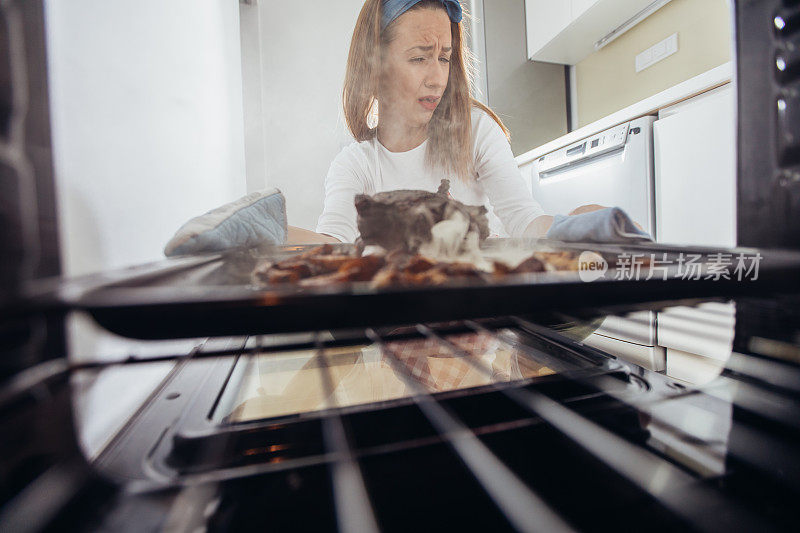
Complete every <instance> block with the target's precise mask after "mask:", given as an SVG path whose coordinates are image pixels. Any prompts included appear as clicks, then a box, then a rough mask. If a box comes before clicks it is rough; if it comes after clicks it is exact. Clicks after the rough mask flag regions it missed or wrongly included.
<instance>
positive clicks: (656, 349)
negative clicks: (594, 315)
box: [521, 116, 666, 371]
mask: <svg viewBox="0 0 800 533" xmlns="http://www.w3.org/2000/svg"><path fill="white" fill-rule="evenodd" d="M655 120H656V117H655V116H644V117H641V118H637V119H635V120H632V121H630V122H626V123H624V124H620V125H617V126H614V127H613V128H609V129H607V130H605V131H602V132H600V133H596V134H594V135H591V136H589V137H586V138H584V139H581V140H579V141H576V142H573V143H572V144H569V145H567V146H565V147H563V148H560V149H558V150H555V151H553V152H550V153H548V154H545V155H543V156H541V157H539V158H538V159H536V160H534V161H532V162H531V163H529V164H528V165H526V166H523V167H522V168H521V170H522V172H523V175H524V176H525V177H526V178H527V177H528V176H527V174H528V173H530V178H529V179H530V181H531V188H532V193H533V197H534V198H536V200H538V201H539V203H540V204H541V205H542V207H543V208H544V210H545V212H547V213H549V214H553V215H555V214H562V215H566V214H568V213H569V212H570V211H572V210H573V209H575V208H576V207H579V206H581V205H585V204H600V205H605V206H609V207H620V208H622V209H624V210H625V212H626V213H628V214H629V215H630V217H631V218H632V219H633V220H634V221H635V222H637V223H638V224H639V225H640V226H641V227H642V229H644V230H645V231H646V232H648V233H649V234H650V235H652V236H653V238H654V239H655V238H657V235H656V234H655V231H656V223H655V197H654V189H655V180H654V172H653V168H654V165H653V153H654V152H653V123H654V122H655ZM584 342H586V343H587V344H589V345H590V346H593V347H596V348H599V349H602V350H606V351H609V352H611V353H614V354H617V355H619V356H620V357H623V358H625V359H627V360H629V361H632V362H634V363H636V364H638V365H641V366H644V367H646V368H648V369H650V370H656V371H663V370H666V354H665V350H664V348H663V347H661V346H659V345H658V338H657V331H656V315H655V313H653V312H652V311H642V312H640V313H634V314H632V315H630V316H629V317H627V318H620V317H607V318H606V319H605V320H604V321H603V323H602V325H601V326H600V327H599V328H598V329H597V330H596V331H595V332H594V333H593V334H592V335H591V336H589V337H588V338H587V339H586V340H585V341H584Z"/></svg>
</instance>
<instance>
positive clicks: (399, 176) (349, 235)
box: [317, 108, 544, 242]
mask: <svg viewBox="0 0 800 533" xmlns="http://www.w3.org/2000/svg"><path fill="white" fill-rule="evenodd" d="M472 139H473V143H472V153H473V161H474V169H475V173H474V176H473V178H472V179H470V180H469V181H468V182H466V181H465V180H463V179H460V178H458V177H455V176H448V175H447V173H445V172H444V171H442V170H440V169H431V168H430V167H429V165H427V164H426V161H425V151H426V149H427V146H428V141H427V140H426V141H425V142H423V143H422V144H421V145H419V146H417V147H416V148H414V149H412V150H409V151H407V152H390V151H389V150H387V149H386V148H385V147H384V146H383V145H382V144H381V143H380V142H379V141H378V139H377V136H376V137H374V138H372V139H371V140H368V141H362V142H354V143H353V144H351V145H349V146H347V147H345V148H344V149H343V150H342V151H341V152H340V153H339V155H337V156H336V158H335V159H334V160H333V162H332V163H331V167H330V170H329V171H328V176H327V177H326V179H325V208H324V210H323V212H322V215H320V217H319V221H318V222H317V233H325V234H327V235H330V236H331V237H336V238H337V239H339V240H340V241H342V242H353V241H355V240H356V238H357V237H358V234H359V233H358V227H357V225H356V209H355V205H354V204H353V199H354V197H355V195H356V194H361V193H364V194H375V193H379V192H384V191H395V190H402V189H421V190H426V191H431V192H434V191H436V190H437V189H438V188H439V184H440V182H441V180H442V178H449V179H450V194H451V196H452V197H453V198H455V199H456V200H458V201H460V202H462V203H465V204H467V205H484V206H486V208H487V210H488V211H489V230H490V235H491V236H505V235H511V236H515V237H518V236H521V235H522V234H523V232H524V231H525V229H526V228H527V227H528V225H529V224H530V223H531V222H532V221H533V220H534V219H535V218H536V217H538V216H540V215H543V214H544V210H543V209H542V207H541V206H540V205H539V203H538V202H537V201H536V200H534V199H533V197H532V196H531V193H530V189H529V188H528V186H527V185H526V184H525V181H524V179H523V178H522V174H521V173H520V171H519V168H518V167H517V164H516V162H515V161H514V155H513V154H512V153H511V146H510V145H509V143H508V139H506V136H505V135H504V134H503V130H502V129H501V128H500V126H499V125H498V124H497V123H496V122H495V121H494V119H492V117H490V116H489V115H488V114H487V113H486V112H484V111H483V110H481V109H479V108H474V109H473V111H472Z"/></svg>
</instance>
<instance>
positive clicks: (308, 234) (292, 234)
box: [286, 226, 341, 244]
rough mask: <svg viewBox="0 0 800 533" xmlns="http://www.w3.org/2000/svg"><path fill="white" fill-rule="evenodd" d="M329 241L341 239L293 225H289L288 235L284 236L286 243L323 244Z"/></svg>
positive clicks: (334, 241) (336, 241)
mask: <svg viewBox="0 0 800 533" xmlns="http://www.w3.org/2000/svg"><path fill="white" fill-rule="evenodd" d="M329 242H331V243H338V242H341V241H340V240H339V239H336V238H334V237H331V236H330V235H325V234H324V233H315V232H313V231H309V230H307V229H303V228H297V227H295V226H289V235H288V236H287V237H286V244H325V243H329Z"/></svg>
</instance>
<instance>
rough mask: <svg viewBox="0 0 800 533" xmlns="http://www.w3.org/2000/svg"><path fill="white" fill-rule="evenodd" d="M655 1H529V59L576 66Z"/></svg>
mask: <svg viewBox="0 0 800 533" xmlns="http://www.w3.org/2000/svg"><path fill="white" fill-rule="evenodd" d="M652 2H653V0H525V21H526V24H527V40H528V58H529V59H532V60H534V61H544V62H547V63H560V64H565V65H574V64H576V63H578V62H579V61H580V60H582V59H583V58H585V57H586V56H588V55H589V54H591V53H592V52H594V51H595V50H594V43H595V42H596V41H598V40H599V39H601V38H602V37H604V36H605V35H606V34H608V33H609V32H610V31H612V30H614V29H616V28H618V27H619V26H620V25H621V24H623V23H624V22H626V21H627V20H629V19H630V18H632V17H634V16H635V15H636V14H638V13H639V12H641V11H642V10H643V9H645V8H646V7H648V6H649V5H650V4H652Z"/></svg>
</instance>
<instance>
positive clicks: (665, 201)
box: [653, 84, 736, 247]
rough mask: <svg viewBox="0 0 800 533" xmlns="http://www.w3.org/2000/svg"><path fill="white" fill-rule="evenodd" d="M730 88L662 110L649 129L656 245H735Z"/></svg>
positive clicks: (733, 122)
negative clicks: (653, 183) (653, 169)
mask: <svg viewBox="0 0 800 533" xmlns="http://www.w3.org/2000/svg"><path fill="white" fill-rule="evenodd" d="M735 106H736V104H735V101H734V95H733V89H732V88H731V86H730V84H728V85H725V86H723V87H720V88H718V89H715V90H713V91H709V92H708V93H704V94H702V95H699V96H696V97H694V98H691V99H689V100H687V101H685V102H681V103H680V104H677V105H675V106H672V107H669V108H665V109H662V110H661V111H660V112H659V120H657V121H656V122H655V124H654V125H653V143H654V158H655V161H654V163H655V165H654V166H655V204H656V206H655V212H656V239H657V240H658V242H663V243H670V244H686V245H699V246H718V247H732V246H734V245H735V244H736V112H735Z"/></svg>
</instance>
